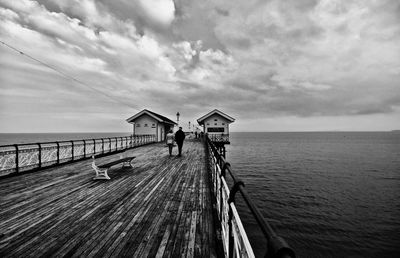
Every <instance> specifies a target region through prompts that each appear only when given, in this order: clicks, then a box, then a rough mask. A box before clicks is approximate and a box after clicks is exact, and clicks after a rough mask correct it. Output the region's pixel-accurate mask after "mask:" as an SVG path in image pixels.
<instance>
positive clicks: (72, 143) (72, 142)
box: [71, 141, 75, 161]
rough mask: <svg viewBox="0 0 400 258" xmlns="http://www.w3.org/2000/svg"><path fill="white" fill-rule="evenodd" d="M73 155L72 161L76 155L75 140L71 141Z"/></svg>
mask: <svg viewBox="0 0 400 258" xmlns="http://www.w3.org/2000/svg"><path fill="white" fill-rule="evenodd" d="M71 155H72V161H74V156H75V151H74V141H71Z"/></svg>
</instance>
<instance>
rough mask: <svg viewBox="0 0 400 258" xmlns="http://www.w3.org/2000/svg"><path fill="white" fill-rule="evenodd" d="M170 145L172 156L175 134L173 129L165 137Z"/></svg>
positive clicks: (170, 154) (169, 149)
mask: <svg viewBox="0 0 400 258" xmlns="http://www.w3.org/2000/svg"><path fill="white" fill-rule="evenodd" d="M165 138H166V141H167V145H168V151H169V156H170V157H171V156H172V148H173V147H174V138H175V137H174V134H173V132H172V130H169V131H168V133H167V136H166V137H165Z"/></svg>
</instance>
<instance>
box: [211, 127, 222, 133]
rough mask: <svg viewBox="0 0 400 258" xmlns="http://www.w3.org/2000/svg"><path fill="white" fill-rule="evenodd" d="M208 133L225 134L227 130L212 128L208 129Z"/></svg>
mask: <svg viewBox="0 0 400 258" xmlns="http://www.w3.org/2000/svg"><path fill="white" fill-rule="evenodd" d="M207 132H208V133H223V132H225V129H224V128H223V127H211V128H207Z"/></svg>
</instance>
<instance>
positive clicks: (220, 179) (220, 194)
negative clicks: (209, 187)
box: [219, 162, 230, 211]
mask: <svg viewBox="0 0 400 258" xmlns="http://www.w3.org/2000/svg"><path fill="white" fill-rule="evenodd" d="M228 165H230V164H229V163H228V162H225V164H224V166H223V167H222V169H221V176H220V177H219V182H220V188H219V196H220V211H222V208H223V199H222V191H223V190H222V178H224V179H225V177H226V168H227V166H228ZM225 180H226V179H225Z"/></svg>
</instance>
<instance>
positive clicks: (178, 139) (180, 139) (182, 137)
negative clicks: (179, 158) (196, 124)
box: [175, 130, 185, 143]
mask: <svg viewBox="0 0 400 258" xmlns="http://www.w3.org/2000/svg"><path fill="white" fill-rule="evenodd" d="M183 140H185V133H184V132H183V131H182V130H178V131H177V132H176V133H175V141H176V142H177V143H182V142H183Z"/></svg>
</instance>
